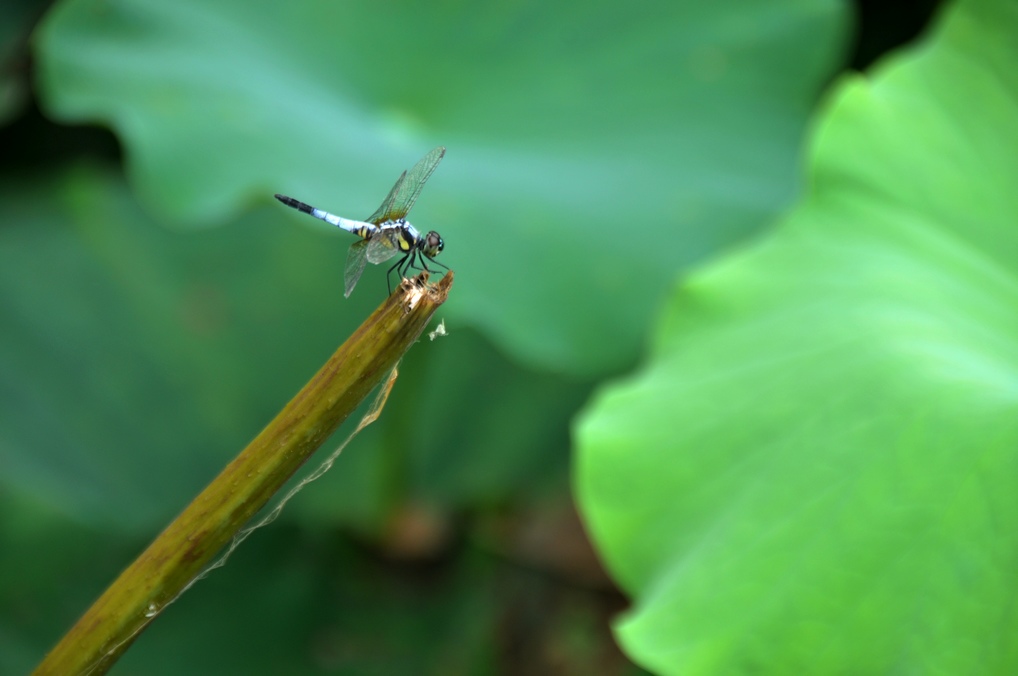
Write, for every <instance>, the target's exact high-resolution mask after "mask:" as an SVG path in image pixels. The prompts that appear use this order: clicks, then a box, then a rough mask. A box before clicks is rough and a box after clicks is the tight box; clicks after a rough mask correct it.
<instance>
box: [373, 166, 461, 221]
mask: <svg viewBox="0 0 1018 676" xmlns="http://www.w3.org/2000/svg"><path fill="white" fill-rule="evenodd" d="M444 156H445V147H444V146H439V147H437V148H435V149H434V150H432V151H431V152H430V153H428V154H427V155H425V156H424V157H422V158H421V161H420V162H418V163H417V164H415V165H414V167H413V169H411V170H410V171H409V172H405V171H404V172H403V175H402V176H400V177H399V180H398V181H396V185H394V186H392V190H390V191H389V195H388V197H386V198H385V201H384V202H382V206H380V207H378V210H377V211H375V213H373V214H371V216H370V217H369V218H368V222H369V223H375V224H376V225H377V224H378V223H384V222H385V221H398V220H399V219H401V218H403V217H404V216H406V215H407V214H408V213H410V209H412V208H413V206H414V202H416V201H417V197H418V195H420V194H421V189H422V188H424V184H425V183H427V182H428V178H430V177H431V174H432V172H433V171H435V167H437V166H438V163H439V162H441V161H442V158H443V157H444Z"/></svg>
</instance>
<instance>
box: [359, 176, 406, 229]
mask: <svg viewBox="0 0 1018 676" xmlns="http://www.w3.org/2000/svg"><path fill="white" fill-rule="evenodd" d="M404 180H406V172H405V171H404V172H403V173H402V174H400V177H399V178H398V179H396V185H394V186H392V190H390V191H389V194H388V195H386V196H385V199H384V200H382V205H381V206H380V207H378V208H377V209H375V213H373V214H371V215H370V216H368V218H367V221H368V223H374V224H375V225H378V224H379V223H384V222H386V221H389V220H395V219H391V218H389V217H388V214H389V213H390V212H391V211H392V205H393V203H394V202H395V201H396V194H397V193H398V192H399V189H400V186H402V185H403V181H404Z"/></svg>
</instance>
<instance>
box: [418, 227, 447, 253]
mask: <svg viewBox="0 0 1018 676" xmlns="http://www.w3.org/2000/svg"><path fill="white" fill-rule="evenodd" d="M444 248H445V242H443V241H442V236H441V235H439V234H438V233H437V232H435V231H434V230H432V231H431V232H429V233H428V234H427V235H425V236H424V241H423V242H422V245H421V253H423V254H424V255H425V256H427V257H428V258H434V257H435V256H437V255H438V254H439V253H441V251H442V249H444Z"/></svg>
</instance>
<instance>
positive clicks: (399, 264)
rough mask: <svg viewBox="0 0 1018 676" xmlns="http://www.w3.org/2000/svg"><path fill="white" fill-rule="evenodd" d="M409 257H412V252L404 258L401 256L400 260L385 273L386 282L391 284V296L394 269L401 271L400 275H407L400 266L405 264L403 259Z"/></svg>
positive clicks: (390, 292) (390, 293)
mask: <svg viewBox="0 0 1018 676" xmlns="http://www.w3.org/2000/svg"><path fill="white" fill-rule="evenodd" d="M408 258H410V254H407V255H405V256H403V258H400V259H399V260H398V261H396V264H395V265H393V266H392V267H391V268H389V270H388V271H387V272H386V273H385V283H386V284H388V285H389V295H390V296H391V295H392V281H391V280H390V279H389V278H390V277H391V276H392V271H393V270H395V271H396V272H397V273H399V276H400V277H406V275H404V274H403V273H402V272H401V271H400V269H399V268H400V266H401V265H403V261H405V260H406V259H408ZM407 267H409V266H407Z"/></svg>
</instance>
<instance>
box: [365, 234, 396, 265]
mask: <svg viewBox="0 0 1018 676" xmlns="http://www.w3.org/2000/svg"><path fill="white" fill-rule="evenodd" d="M398 253H399V245H398V243H397V235H396V232H395V231H394V230H389V229H383V230H381V231H380V232H377V233H375V235H374V236H372V237H371V239H369V240H368V246H367V251H366V252H365V256H366V258H367V259H368V262H369V263H374V264H375V265H378V264H379V263H384V262H385V261H387V260H389V259H390V258H392V257H393V256H395V255H396V254H398Z"/></svg>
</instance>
